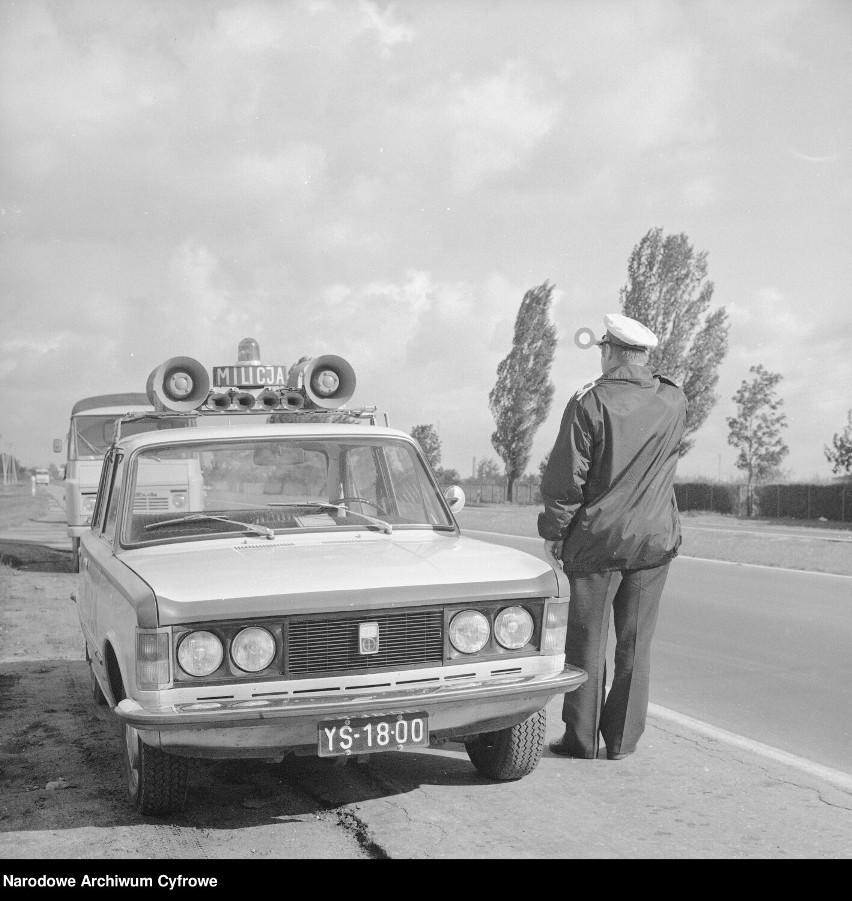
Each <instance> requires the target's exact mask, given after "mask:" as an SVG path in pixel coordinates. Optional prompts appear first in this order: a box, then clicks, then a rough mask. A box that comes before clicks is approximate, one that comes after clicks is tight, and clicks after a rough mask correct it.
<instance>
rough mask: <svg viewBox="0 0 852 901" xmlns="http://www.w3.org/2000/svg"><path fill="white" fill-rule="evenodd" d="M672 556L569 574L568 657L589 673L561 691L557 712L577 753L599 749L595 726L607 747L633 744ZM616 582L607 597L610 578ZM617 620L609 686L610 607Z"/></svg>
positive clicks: (643, 711)
mask: <svg viewBox="0 0 852 901" xmlns="http://www.w3.org/2000/svg"><path fill="white" fill-rule="evenodd" d="M668 571H669V564H668V563H666V564H664V565H663V566H657V567H654V568H653V569H633V570H624V571H623V572H621V573H618V572H601V573H591V574H588V573H587V574H577V575H571V573H568V578H569V581H570V583H571V603H570V606H569V608H568V633H567V636H566V639H565V662H566V663H571V664H573V665H574V666H579V667H580V668H581V669H584V670H585V671H586V672H587V673H588V674H589V679H588V681H587V682H585V683H584V684H583V685H581V686H580V687H579V688H578V689H576V690H575V691H572V692H569V693H568V694H566V695H565V701H564V703H563V706H562V719H563V720H564V722H565V739H564V743H565V744H566V745H567V746H568V747H569V748H570V749H571V750H572V753H573V754H574V756H575V757H588V758H592V757H597V753H598V734H599V733H600V735H601V736H603V740H604V744H605V745H606V749H607V753H608V754H625V753H630V752H631V751H634V750H635V749H636V743H637V742H638V741H639V738H640V736H641V735H642V733H643V732H644V731H645V717H646V715H647V713H648V683H649V679H650V674H651V639H652V638H653V637H654V628H655V626H656V625H657V611H658V609H659V606H660V596H661V595H662V593H663V586H664V585H665V584H666V576H667V575H668ZM617 576H620V577H621V582H620V584H619V585H618V589H617V590H616V592H615V595H614V596H613V597H612V600H611V601H610V591H609V588H610V585H611V583H612V580H613V579H614V578H615V577H617ZM610 607H612V612H613V621H614V623H615V639H616V643H615V672H614V674H613V680H612V686H611V688H610V691H609V693H607V691H606V641H607V633H608V632H609V611H610Z"/></svg>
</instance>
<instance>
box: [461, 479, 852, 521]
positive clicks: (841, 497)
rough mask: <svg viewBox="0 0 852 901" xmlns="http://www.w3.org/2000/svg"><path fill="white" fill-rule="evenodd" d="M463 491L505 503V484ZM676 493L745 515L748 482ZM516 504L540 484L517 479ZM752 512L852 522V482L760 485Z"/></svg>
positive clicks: (690, 486) (686, 504)
mask: <svg viewBox="0 0 852 901" xmlns="http://www.w3.org/2000/svg"><path fill="white" fill-rule="evenodd" d="M463 488H464V493H465V495H466V496H467V499H468V502H469V503H473V504H504V503H506V485H505V484H500V483H491V482H464V483H463ZM675 497H676V498H677V506H678V509H679V510H684V511H685V510H703V511H708V512H714V513H729V514H733V515H734V516H745V515H746V510H747V500H748V498H747V495H746V486H745V485H738V484H733V483H724V482H678V483H677V484H676V485H675ZM514 503H516V504H540V503H541V495H540V494H539V490H538V485H530V484H529V483H523V484H518V483H515V498H514ZM752 506H753V511H752V512H753V515H754V516H762V517H765V518H766V517H771V518H773V519H820V518H822V519H828V520H831V521H832V522H852V483H850V482H840V483H834V484H828V485H808V484H792V483H791V484H781V485H757V486H755V487H754V488H753V489H752Z"/></svg>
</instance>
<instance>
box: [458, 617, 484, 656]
mask: <svg viewBox="0 0 852 901" xmlns="http://www.w3.org/2000/svg"><path fill="white" fill-rule="evenodd" d="M489 633H490V629H489V628H488V620H487V619H486V618H485V617H484V616H483V615H482V614H481V613H480V612H479V611H478V610H463V611H462V612H461V613H457V614H456V615H455V616H454V617H453V618H452V619H451V620H450V641H451V642H452V645H453V647H454V648H455V649H456V650H457V651H461V652H462V654H475V653H476V652H477V651H481V650H482V649H483V648H484V647H485V645H486V644H487V643H488V635H489Z"/></svg>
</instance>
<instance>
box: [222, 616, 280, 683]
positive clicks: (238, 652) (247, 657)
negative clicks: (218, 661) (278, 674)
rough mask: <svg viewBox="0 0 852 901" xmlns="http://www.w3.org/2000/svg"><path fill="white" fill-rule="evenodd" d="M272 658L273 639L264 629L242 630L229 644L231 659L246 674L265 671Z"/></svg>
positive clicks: (273, 650)
mask: <svg viewBox="0 0 852 901" xmlns="http://www.w3.org/2000/svg"><path fill="white" fill-rule="evenodd" d="M274 657H275V639H274V638H273V637H272V636H271V635H270V634H269V632H267V631H266V629H258V628H256V627H254V626H252V627H251V628H249V629H243V630H242V632H240V633H239V634H238V635H237V636H236V637H235V638H234V640H233V641H232V642H231V658H232V659H233V661H234V663H236V664H237V666H238V667H239V668H240V669H242V670H245V671H246V672H247V673H257V672H260V670H262V669H266V667H267V666H269V664H270V663H272V660H273V659H274Z"/></svg>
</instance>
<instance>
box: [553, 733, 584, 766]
mask: <svg viewBox="0 0 852 901" xmlns="http://www.w3.org/2000/svg"><path fill="white" fill-rule="evenodd" d="M548 748H550V752H551V754H556V756H557V757H573V758H575V759H576V760H594V755H591V756H590V755H588V754H575V753H574V750H573V748H571V746H570V745H569V744H568V743H567V742H566V741H565V736H564V735H563V736H562V738H560V739H559V741H552V742H551V743H550V744H549V745H548Z"/></svg>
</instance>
